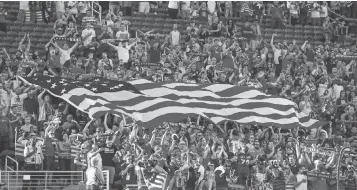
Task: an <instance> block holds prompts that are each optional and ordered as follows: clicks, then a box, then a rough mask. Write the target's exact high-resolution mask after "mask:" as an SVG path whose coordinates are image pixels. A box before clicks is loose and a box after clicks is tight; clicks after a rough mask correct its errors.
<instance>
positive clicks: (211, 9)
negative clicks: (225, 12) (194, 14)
mask: <svg viewBox="0 0 357 190" xmlns="http://www.w3.org/2000/svg"><path fill="white" fill-rule="evenodd" d="M207 10H208V25H210V26H211V25H212V22H213V18H214V14H215V13H216V1H208V2H207Z"/></svg>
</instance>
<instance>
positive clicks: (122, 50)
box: [107, 41, 136, 63]
mask: <svg viewBox="0 0 357 190" xmlns="http://www.w3.org/2000/svg"><path fill="white" fill-rule="evenodd" d="M107 44H108V45H109V46H110V47H112V48H114V49H115V50H116V51H117V53H118V59H119V60H122V61H123V63H127V62H128V61H129V58H130V57H129V55H130V54H129V50H130V49H131V48H132V47H133V46H134V45H135V44H136V41H135V42H133V43H132V44H130V45H126V46H125V47H123V44H122V42H119V44H118V46H115V45H113V44H111V43H109V42H107Z"/></svg>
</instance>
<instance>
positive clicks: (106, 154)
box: [100, 141, 117, 185]
mask: <svg viewBox="0 0 357 190" xmlns="http://www.w3.org/2000/svg"><path fill="white" fill-rule="evenodd" d="M116 152H117V149H116V147H115V146H113V142H112V141H107V143H106V147H105V149H104V151H102V152H101V153H100V156H101V157H102V162H103V164H102V165H103V170H109V184H110V185H113V182H114V175H115V167H114V166H115V163H114V161H113V158H114V156H115V154H116Z"/></svg>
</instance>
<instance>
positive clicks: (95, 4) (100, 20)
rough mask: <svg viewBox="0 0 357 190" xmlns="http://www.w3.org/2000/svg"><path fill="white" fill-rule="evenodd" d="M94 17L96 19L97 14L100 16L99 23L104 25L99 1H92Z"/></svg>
mask: <svg viewBox="0 0 357 190" xmlns="http://www.w3.org/2000/svg"><path fill="white" fill-rule="evenodd" d="M91 5H92V16H93V17H94V13H97V14H98V16H99V23H102V6H100V5H99V2H98V1H92V3H91ZM95 6H96V7H98V10H95V9H94V8H95Z"/></svg>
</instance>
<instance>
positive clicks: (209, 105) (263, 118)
mask: <svg viewBox="0 0 357 190" xmlns="http://www.w3.org/2000/svg"><path fill="white" fill-rule="evenodd" d="M21 79H22V80H24V81H26V82H28V83H31V84H35V85H39V86H41V87H43V88H46V89H48V90H49V92H50V93H51V94H53V95H55V96H57V97H60V98H63V99H64V100H67V101H68V102H69V103H71V104H72V105H73V106H75V107H76V108H78V109H80V110H82V111H84V112H86V113H88V114H89V115H90V116H91V117H92V118H99V117H100V116H101V115H104V114H106V113H107V112H110V113H113V114H121V113H124V114H126V115H128V116H129V117H132V118H133V119H135V120H137V121H141V122H143V124H144V126H146V127H157V126H159V125H161V124H162V123H163V122H165V121H169V122H179V121H181V120H183V119H186V118H187V117H188V116H191V117H192V116H193V117H197V116H198V115H201V116H203V117H206V118H208V119H210V120H211V121H213V122H214V123H220V122H223V121H226V120H231V121H236V122H238V123H241V124H259V125H263V126H278V127H282V128H295V127H298V126H302V127H305V128H314V127H319V126H321V125H322V124H324V123H323V122H320V121H317V120H313V119H310V118H309V116H308V115H305V114H303V113H299V112H298V111H297V108H296V105H295V103H294V102H292V101H290V100H287V99H284V98H280V97H276V96H270V95H266V94H264V93H262V92H260V91H259V90H257V89H255V88H251V87H237V86H233V85H227V84H204V85H199V84H185V83H153V82H150V81H147V80H135V81H130V82H122V81H111V80H107V79H103V78H93V79H91V80H87V81H76V80H71V79H64V78H60V77H49V76H41V77H30V78H21Z"/></svg>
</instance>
